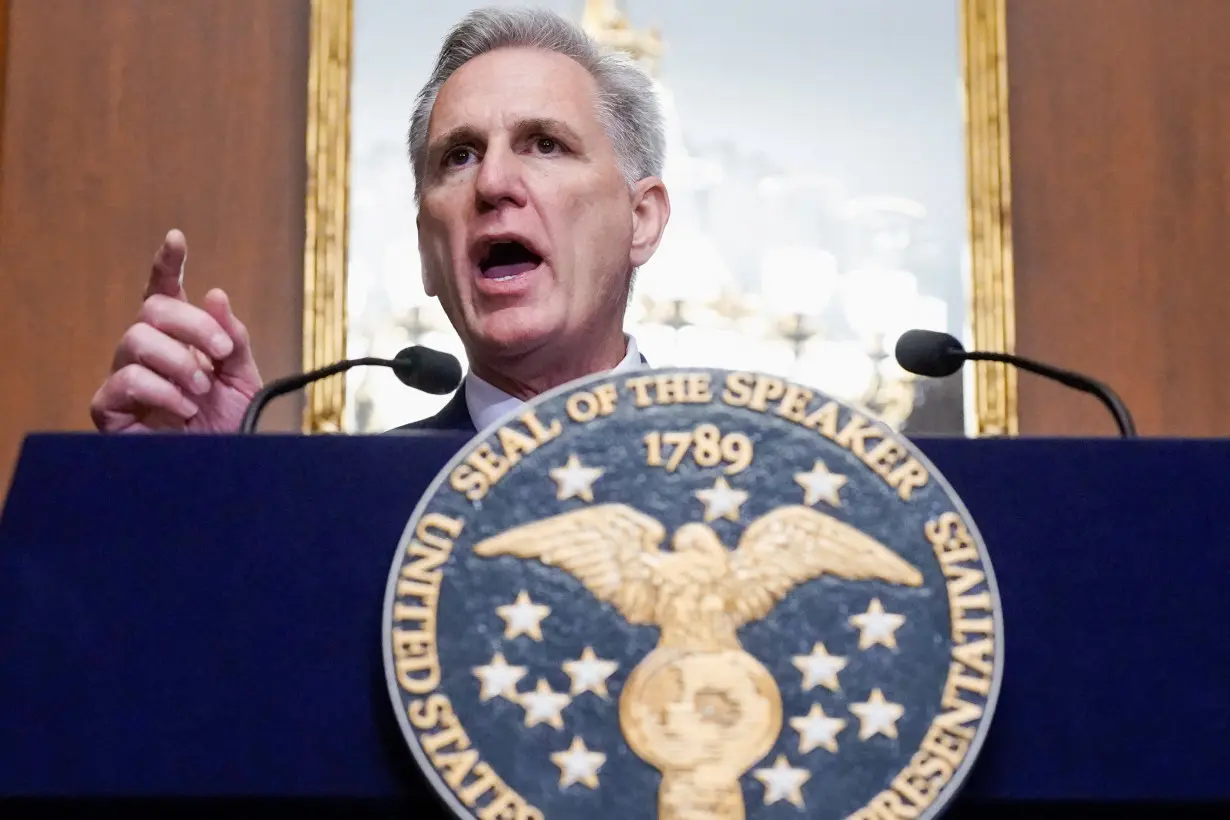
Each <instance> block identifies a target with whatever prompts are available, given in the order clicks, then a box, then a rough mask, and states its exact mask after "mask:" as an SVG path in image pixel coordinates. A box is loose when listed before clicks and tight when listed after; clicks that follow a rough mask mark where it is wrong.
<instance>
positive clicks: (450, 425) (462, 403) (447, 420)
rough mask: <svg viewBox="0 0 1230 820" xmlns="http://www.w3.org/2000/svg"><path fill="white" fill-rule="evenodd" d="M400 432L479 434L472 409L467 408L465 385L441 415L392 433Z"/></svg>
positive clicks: (414, 422) (413, 422)
mask: <svg viewBox="0 0 1230 820" xmlns="http://www.w3.org/2000/svg"><path fill="white" fill-rule="evenodd" d="M398 430H452V431H456V432H460V433H477V432H478V428H477V427H475V426H474V420H473V419H472V418H470V408H468V407H466V391H465V385H464V384H463V385H462V386H461V387H459V388H458V389H457V390H456V391H455V392H454V393H453V397H452V398H451V399H449V400H448V404H446V405H444V407H442V408H440V412H439V413H436V414H435V415H434V416H430V417H428V418H425V419H419V420H418V421H412V422H410V423H409V424H403V425H401V426H400V427H396V428H394V429H393V431H391V432H396V431H398Z"/></svg>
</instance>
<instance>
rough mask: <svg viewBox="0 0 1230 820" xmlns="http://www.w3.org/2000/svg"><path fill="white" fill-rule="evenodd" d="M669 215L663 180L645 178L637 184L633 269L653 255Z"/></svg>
mask: <svg viewBox="0 0 1230 820" xmlns="http://www.w3.org/2000/svg"><path fill="white" fill-rule="evenodd" d="M670 216H671V200H670V196H669V195H668V194H667V193H666V185H665V183H663V182H662V180H661V179H659V178H657V177H645V179H642V180H641V181H640V182H638V183H636V185H635V186H634V187H633V189H632V250H631V255H630V258H629V260H628V261H629V262H631V264H632V267H634V268H639V267H640V266H641V265H644V264H645V263H646V262H648V261H649V258H650V257H651V256H653V254H654V251H656V250H657V249H658V244H659V243H661V241H662V231H664V230H665V229H666V223H667V221H668V220H669V219H670Z"/></svg>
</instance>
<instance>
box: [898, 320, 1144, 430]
mask: <svg viewBox="0 0 1230 820" xmlns="http://www.w3.org/2000/svg"><path fill="white" fill-rule="evenodd" d="M896 353H897V363H898V364H900V365H901V366H902V367H904V368H905V369H906V370H908V371H910V372H911V373H915V374H917V375H919V376H935V377H943V376H951V375H952V374H953V373H956V372H957V371H958V370H960V369H961V365H963V364H965V363H966V362H1003V363H1004V364H1010V365H1014V366H1016V367H1019V368H1021V369H1022V370H1027V371H1029V372H1030V373H1036V374H1038V375H1039V376H1044V377H1046V378H1048V379H1054V380H1055V381H1057V382H1059V383H1060V384H1063V385H1067V386H1068V387H1072V388H1075V389H1077V390H1080V391H1081V392H1083V393H1089V394H1091V395H1093V396H1097V397H1098V399H1100V400H1101V402H1102V403H1103V404H1105V405H1106V406H1107V407H1108V408H1109V409H1110V413H1111V415H1112V416H1114V417H1115V424H1117V425H1118V426H1119V434H1120V435H1122V436H1123V437H1124V438H1128V437H1131V436H1135V435H1136V425H1135V424H1134V423H1133V422H1132V414H1131V413H1129V412H1128V409H1127V405H1125V404H1124V403H1123V401H1122V399H1120V398H1119V396H1118V395H1117V394H1116V393H1115V391H1114V390H1111V389H1110V387H1108V386H1107V385H1105V384H1103V383H1102V382H1100V381H1097V380H1096V379H1091V378H1089V377H1088V376H1082V375H1081V374H1079V373H1073V372H1072V371H1070V370H1061V369H1060V368H1058V367H1052V366H1051V365H1049V364H1042V363H1041V362H1036V361H1034V360H1032V359H1026V358H1025V357H1024V356H1014V355H1012V354H1011V353H980V352H978V351H974V352H970V351H967V350H966V349H965V346H964V345H962V344H961V342H960V341H958V340H957V338H956V337H954V336H950V335H949V334H947V333H940V332H938V331H935V330H907V331H906V332H905V333H902V334H901V338H900V339H898V340H897V351H896Z"/></svg>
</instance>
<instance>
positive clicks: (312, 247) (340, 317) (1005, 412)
mask: <svg viewBox="0 0 1230 820" xmlns="http://www.w3.org/2000/svg"><path fill="white" fill-rule="evenodd" d="M954 2H957V3H958V4H959V19H960V26H961V32H960V45H961V54H960V60H961V70H962V75H963V80H964V81H963V88H964V120H965V121H964V134H965V155H966V170H967V182H966V185H967V205H968V208H967V222H968V225H967V230H968V237H969V254H970V282H969V285H970V289H969V315H970V325H971V331H972V337H973V344H974V346H975V347H977V348H978V349H979V350H990V351H999V352H1007V353H1010V352H1013V350H1014V346H1015V317H1014V305H1013V266H1012V224H1011V201H1012V197H1011V187H1012V186H1011V179H1010V173H1009V171H1010V169H1009V145H1008V79H1007V54H1006V37H1005V27H1006V10H1005V3H1006V0H954ZM311 15H312V20H311V34H310V36H311V50H310V57H309V68H308V90H307V93H308V107H307V118H308V123H307V154H306V161H307V195H306V200H307V201H306V209H307V210H306V212H307V222H306V226H307V231H306V238H305V242H304V258H303V294H304V299H303V306H304V307H303V366H304V369H305V370H310V369H314V368H317V367H322V366H324V365H327V364H330V363H332V362H334V361H337V360H339V359H342V358H344V357H345V355H346V315H347V314H346V254H347V206H348V202H349V184H348V180H349V176H348V172H349V151H350V96H349V93H350V77H351V65H352V62H353V47H354V46H353V42H352V40H353V36H352V33H353V29H354V0H311ZM343 378H344V377H342V376H334V377H332V378H330V379H326V380H324V381H320V382H316V383H315V384H313V385H312V386H310V387H309V388H308V392H307V401H306V403H305V407H304V416H303V431H304V432H307V433H316V432H337V431H339V430H341V429H342V419H343V418H344V412H345V400H346V392H345V382H344V381H343ZM970 404H971V412H972V416H973V425H972V432H973V434H974V435H978V436H985V435H1016V434H1017V432H1018V419H1017V381H1016V373H1015V371H1014V370H1012V369H1011V368H1008V367H1006V366H1004V365H1001V364H995V363H990V362H979V363H978V364H977V365H976V366H975V369H974V371H973V388H972V402H971V403H970Z"/></svg>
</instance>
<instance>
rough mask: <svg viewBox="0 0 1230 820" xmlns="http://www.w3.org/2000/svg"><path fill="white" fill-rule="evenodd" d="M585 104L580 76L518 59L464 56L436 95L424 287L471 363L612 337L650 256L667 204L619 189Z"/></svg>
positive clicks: (424, 203) (653, 194)
mask: <svg viewBox="0 0 1230 820" xmlns="http://www.w3.org/2000/svg"><path fill="white" fill-rule="evenodd" d="M596 95H597V85H596V83H595V82H594V80H593V78H592V77H591V76H590V74H589V72H587V71H586V70H585V69H584V68H582V67H581V66H580V65H579V64H577V63H576V62H574V61H573V60H571V59H569V58H567V57H564V56H562V55H559V54H555V53H551V52H547V51H541V50H537V49H526V48H510V49H501V50H499V51H494V52H491V53H488V54H485V55H483V56H481V57H478V58H475V59H474V60H471V61H470V62H468V63H466V64H465V65H464V66H462V67H461V68H460V69H459V70H458V71H457V72H456V73H454V74H453V75H452V76H451V77H450V78H449V80H448V82H446V83H445V84H444V86H443V88H441V89H440V93H439V95H438V97H437V99H436V103H435V108H434V110H433V111H432V115H431V121H430V125H429V128H428V152H427V161H426V167H425V169H424V176H423V189H422V199H421V203H420V209H419V249H420V252H421V255H422V260H423V284H424V287H425V288H426V289H427V293H428V294H429V295H431V296H438V297H439V298H440V300H441V303H442V304H443V306H444V309H445V311H446V312H447V313H448V316H449V319H450V320H451V322H452V324H453V326H454V327H455V328H456V329H457V331H458V333H459V334H460V335H461V337H462V339H463V341H464V342H465V344H466V348H467V350H468V351H469V353H470V355H471V357H478V358H485V359H488V360H491V359H502V358H507V357H519V356H524V355H526V354H530V353H533V352H534V351H535V350H537V349H539V348H542V347H544V346H546V345H558V346H562V347H560V348H559V349H561V350H566V349H567V347H566V346H567V345H571V344H584V343H585V341H584V340H585V339H587V338H589V339H594V338H599V337H601V336H602V335H603V334H608V333H610V332H614V330H618V331H619V332H622V324H623V314H624V299H625V295H626V289H627V286H628V278H629V276H630V272H631V270H632V268H633V267H634V266H637V265H641V264H644V263H645V262H646V261H648V259H649V257H650V256H651V255H652V253H653V251H654V249H655V248H656V247H657V243H658V240H659V239H660V237H661V232H662V228H663V227H664V226H665V223H666V218H667V214H668V212H669V205H668V203H667V200H666V192H665V189H664V188H663V186H662V184H661V182H660V181H659V180H657V179H648V180H643V181H641V182H640V183H638V184H637V185H636V186H635V187H633V188H629V186H628V184H627V182H626V181H625V179H624V177H623V176H622V174H621V173H620V170H619V167H618V164H617V162H616V157H615V152H614V149H613V146H612V144H611V141H610V139H609V138H608V136H607V134H606V133H605V131H604V130H603V128H602V125H601V123H600V122H599V120H598V116H597V108H596V100H597V96H596ZM613 329H614V330H613Z"/></svg>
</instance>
